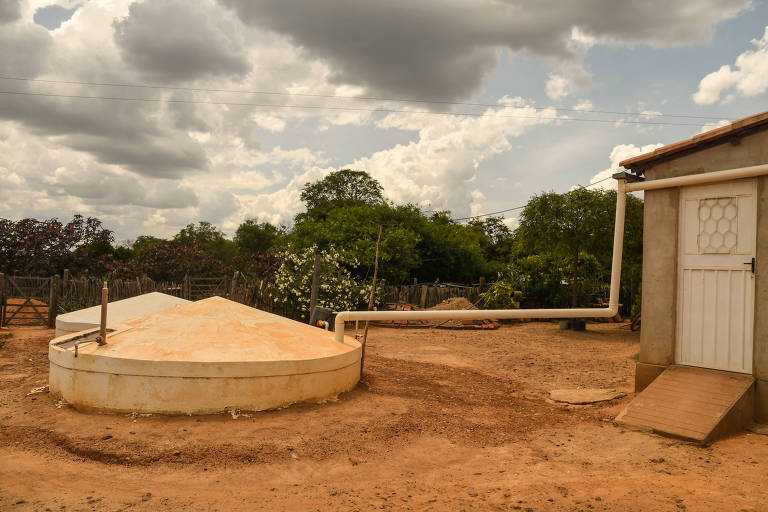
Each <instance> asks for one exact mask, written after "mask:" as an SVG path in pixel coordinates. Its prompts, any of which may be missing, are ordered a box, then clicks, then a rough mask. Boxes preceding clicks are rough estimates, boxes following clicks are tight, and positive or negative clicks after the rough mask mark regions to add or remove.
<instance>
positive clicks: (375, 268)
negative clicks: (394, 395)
mask: <svg viewBox="0 0 768 512" xmlns="http://www.w3.org/2000/svg"><path fill="white" fill-rule="evenodd" d="M383 230H384V226H383V225H381V224H379V237H378V238H377V239H376V256H375V258H374V262H373V279H372V280H371V297H370V298H369V299H368V311H370V310H371V308H372V307H373V299H374V297H375V295H376V278H377V277H378V275H379V248H380V247H381V233H382V231H383ZM368 325H369V322H368V321H367V320H366V321H365V331H364V332H363V344H362V347H361V351H360V378H361V379H362V378H363V364H364V363H365V344H366V342H367V341H368Z"/></svg>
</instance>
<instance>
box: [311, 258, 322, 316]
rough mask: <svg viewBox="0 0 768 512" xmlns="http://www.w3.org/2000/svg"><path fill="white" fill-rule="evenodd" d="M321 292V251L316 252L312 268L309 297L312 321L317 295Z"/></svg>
mask: <svg viewBox="0 0 768 512" xmlns="http://www.w3.org/2000/svg"><path fill="white" fill-rule="evenodd" d="M319 291H320V251H317V250H316V251H315V264H314V267H313V268H312V292H311V293H310V296H309V318H310V321H311V319H312V312H313V311H314V310H315V306H317V295H318V292H319Z"/></svg>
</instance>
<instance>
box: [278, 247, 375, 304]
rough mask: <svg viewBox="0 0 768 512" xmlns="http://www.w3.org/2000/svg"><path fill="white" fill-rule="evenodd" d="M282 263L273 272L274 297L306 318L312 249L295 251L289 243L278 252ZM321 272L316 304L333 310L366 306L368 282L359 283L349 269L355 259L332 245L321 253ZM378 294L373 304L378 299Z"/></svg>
mask: <svg viewBox="0 0 768 512" xmlns="http://www.w3.org/2000/svg"><path fill="white" fill-rule="evenodd" d="M278 258H280V259H281V261H282V263H281V265H280V267H279V268H278V270H277V273H276V274H275V296H276V298H277V299H278V301H279V302H281V303H282V304H284V305H285V306H287V307H290V308H293V309H294V310H295V311H297V312H301V316H302V318H304V319H307V318H309V301H310V296H311V294H312V273H313V269H314V261H315V248H314V247H310V248H308V249H303V250H295V249H293V248H291V247H290V246H289V247H287V248H285V249H283V250H281V251H279V252H278ZM320 261H321V271H320V288H319V290H318V297H317V305H318V306H323V307H326V308H329V309H333V310H334V311H346V310H353V309H365V307H367V305H368V300H369V298H370V295H371V285H370V284H362V285H361V284H359V283H358V282H356V281H355V279H354V278H353V276H352V272H351V270H352V269H354V268H356V267H357V266H358V264H359V263H358V261H357V260H353V259H348V258H344V257H343V256H342V255H340V254H339V253H338V252H337V251H336V250H335V249H334V248H333V247H331V248H329V249H328V250H325V251H321V252H320ZM381 299H382V294H381V293H380V294H378V296H377V297H376V298H375V300H374V303H377V302H380V301H381Z"/></svg>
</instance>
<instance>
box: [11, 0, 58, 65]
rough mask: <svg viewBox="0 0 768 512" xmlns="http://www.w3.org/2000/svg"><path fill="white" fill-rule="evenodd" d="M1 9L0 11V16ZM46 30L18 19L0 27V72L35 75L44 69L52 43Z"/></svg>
mask: <svg viewBox="0 0 768 512" xmlns="http://www.w3.org/2000/svg"><path fill="white" fill-rule="evenodd" d="M1 15H2V11H0V16H1ZM52 42H53V41H52V39H51V36H50V34H49V33H48V31H47V30H46V29H45V28H43V27H41V26H39V25H35V24H34V23H29V22H26V21H23V20H19V21H17V22H15V23H10V24H7V25H2V28H1V29H0V48H2V51H0V74H3V75H6V76H24V77H35V76H38V75H39V74H40V72H41V71H42V70H43V69H45V67H46V65H47V63H48V57H49V54H50V49H51V45H52Z"/></svg>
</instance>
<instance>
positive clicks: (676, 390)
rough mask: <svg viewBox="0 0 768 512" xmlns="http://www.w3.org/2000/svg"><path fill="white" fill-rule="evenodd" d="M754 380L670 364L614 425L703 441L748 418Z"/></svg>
mask: <svg viewBox="0 0 768 512" xmlns="http://www.w3.org/2000/svg"><path fill="white" fill-rule="evenodd" d="M754 381H755V380H754V378H752V376H751V375H744V374H740V373H732V372H724V371H720V370H710V369H706V368H694V367H690V366H670V367H669V368H667V369H666V370H665V371H664V372H663V373H662V374H661V375H659V376H658V377H657V378H656V380H654V381H653V382H651V384H650V385H649V386H648V387H647V388H645V389H644V390H643V391H642V392H640V393H639V394H638V395H637V396H636V397H635V399H634V400H633V401H632V402H631V403H630V404H629V405H628V406H627V408H626V409H625V410H624V411H623V412H622V413H621V414H619V416H618V417H617V418H616V422H617V423H621V424H625V425H627V426H633V427H641V428H646V429H650V430H653V431H654V432H657V433H659V434H664V435H669V436H674V437H679V438H682V439H687V440H690V441H696V442H698V443H709V442H711V441H713V440H715V439H717V438H720V437H723V436H725V435H728V434H730V433H733V432H736V431H738V430H740V429H743V428H744V426H746V425H747V424H749V423H750V422H751V421H753V420H754V386H753V383H754Z"/></svg>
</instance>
